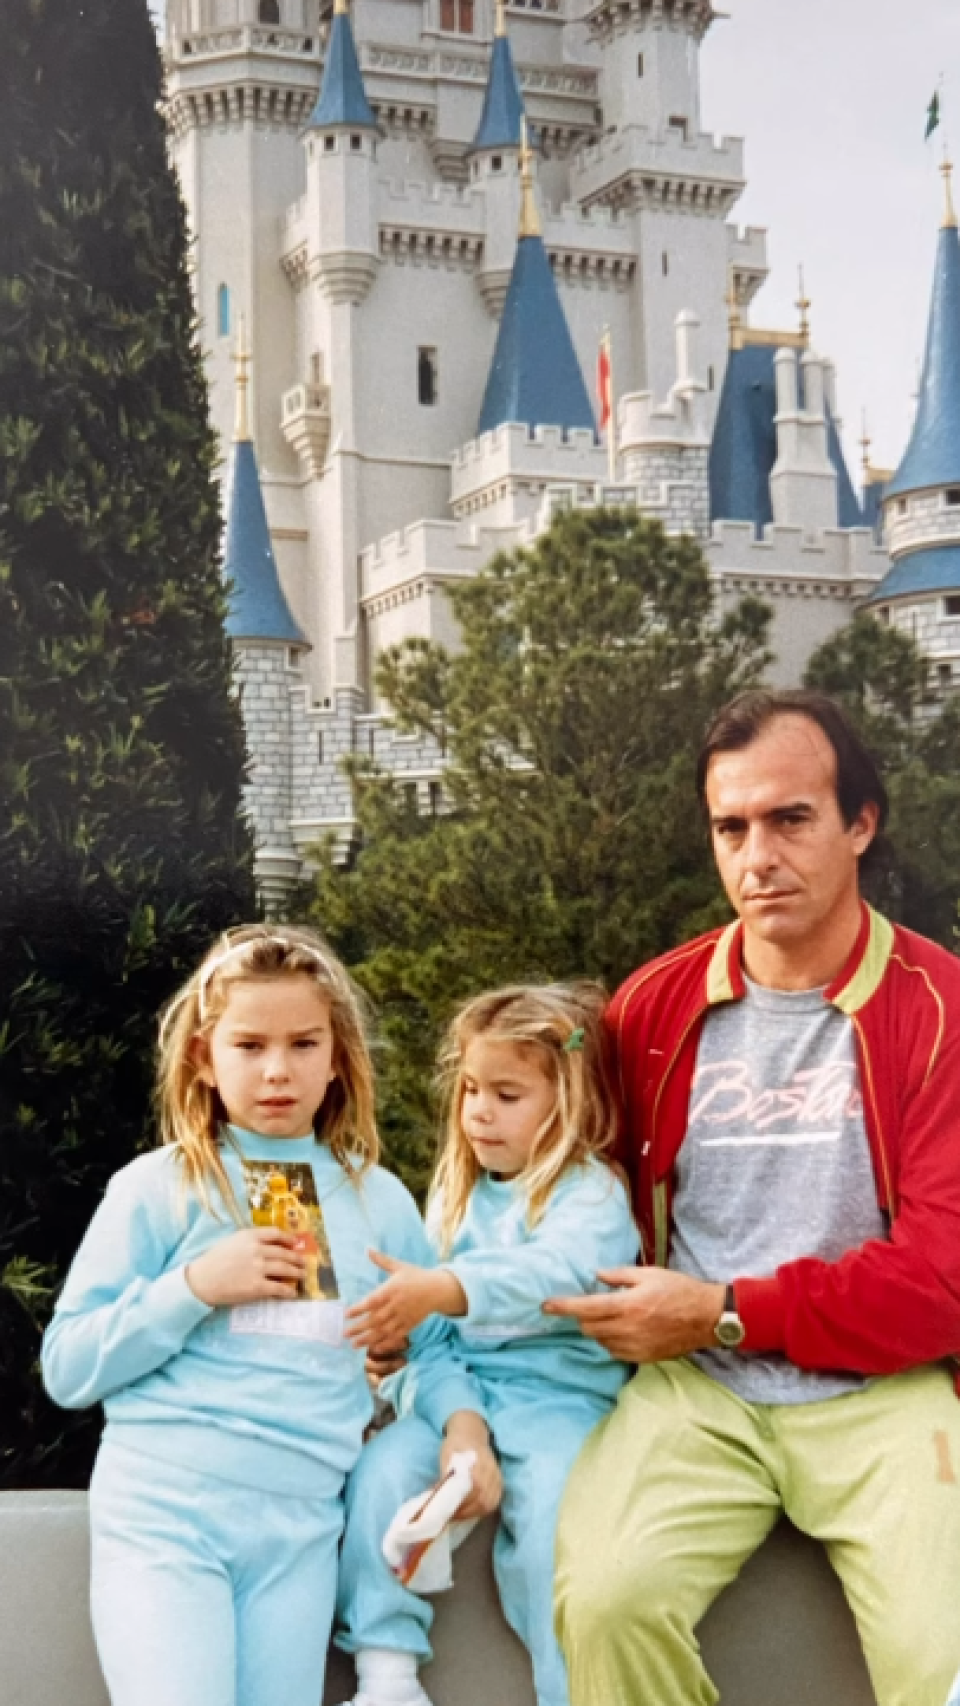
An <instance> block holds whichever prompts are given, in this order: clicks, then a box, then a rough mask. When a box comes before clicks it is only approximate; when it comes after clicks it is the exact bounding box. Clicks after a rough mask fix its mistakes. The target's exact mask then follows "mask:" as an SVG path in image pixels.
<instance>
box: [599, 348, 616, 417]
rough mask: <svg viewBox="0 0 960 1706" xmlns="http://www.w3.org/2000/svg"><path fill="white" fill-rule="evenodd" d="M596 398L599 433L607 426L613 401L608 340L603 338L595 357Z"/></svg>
mask: <svg viewBox="0 0 960 1706" xmlns="http://www.w3.org/2000/svg"><path fill="white" fill-rule="evenodd" d="M597 398H598V401H599V403H600V431H601V432H602V431H603V429H604V427H605V426H607V425H608V423H609V420H610V416H611V415H612V413H613V401H612V398H611V395H610V340H609V338H608V337H606V336H604V337H602V338H601V339H600V349H599V353H598V355H597Z"/></svg>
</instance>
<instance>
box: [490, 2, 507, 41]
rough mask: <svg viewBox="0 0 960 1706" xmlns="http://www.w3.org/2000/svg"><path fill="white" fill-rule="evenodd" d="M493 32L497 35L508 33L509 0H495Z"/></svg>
mask: <svg viewBox="0 0 960 1706" xmlns="http://www.w3.org/2000/svg"><path fill="white" fill-rule="evenodd" d="M493 33H494V35H495V36H505V35H506V33H507V0H495V14H494V25H493Z"/></svg>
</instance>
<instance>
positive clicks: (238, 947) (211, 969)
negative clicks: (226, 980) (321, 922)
mask: <svg viewBox="0 0 960 1706" xmlns="http://www.w3.org/2000/svg"><path fill="white" fill-rule="evenodd" d="M258 942H270V943H272V945H273V946H274V947H276V948H283V949H284V950H285V951H286V952H287V953H288V954H289V953H293V952H294V951H296V952H297V953H301V954H310V955H311V956H312V957H313V959H315V960H316V962H317V965H318V966H319V967H320V968H321V970H322V971H325V972H326V974H327V976H328V977H329V978H330V980H331V982H332V981H333V972H332V970H331V967H330V962H329V960H326V959H324V957H323V955H322V954H321V952H320V950H319V949H318V948H312V947H311V946H310V943H309V942H291V941H289V940H288V938H287V937H286V936H248V937H247V938H246V940H245V941H243V942H234V943H233V945H232V946H231V947H229V948H225V949H224V951H223V953H222V954H218V955H217V958H216V959H215V960H211V961H210V963H209V965H206V966H204V968H203V971H202V972H201V973H200V984H199V987H198V989H197V1000H198V1003H199V1006H200V1017H201V1019H205V1018H206V1013H205V1011H204V1008H205V1006H206V998H207V990H208V989H209V987H210V979H211V978H212V977H213V976H214V974H215V973H216V972H218V971H219V970H220V967H221V966H222V965H225V964H226V962H227V960H232V959H233V957H234V955H235V954H242V953H245V952H246V950H247V948H252V947H254V946H256V944H257V943H258Z"/></svg>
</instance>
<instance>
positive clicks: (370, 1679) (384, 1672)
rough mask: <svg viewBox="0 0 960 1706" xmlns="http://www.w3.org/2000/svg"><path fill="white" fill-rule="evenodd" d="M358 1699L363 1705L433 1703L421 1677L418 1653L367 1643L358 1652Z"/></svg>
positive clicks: (398, 1705) (422, 1705)
mask: <svg viewBox="0 0 960 1706" xmlns="http://www.w3.org/2000/svg"><path fill="white" fill-rule="evenodd" d="M355 1663H356V1667H357V1701H358V1702H362V1706H430V1701H429V1698H428V1696H427V1695H426V1694H424V1692H423V1689H422V1688H421V1687H420V1684H419V1682H418V1680H417V1670H418V1668H419V1660H418V1658H417V1655H416V1653H400V1652H397V1651H395V1650H394V1649H392V1648H389V1647H364V1648H363V1650H362V1651H361V1652H359V1653H357V1654H355Z"/></svg>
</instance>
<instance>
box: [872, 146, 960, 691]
mask: <svg viewBox="0 0 960 1706" xmlns="http://www.w3.org/2000/svg"><path fill="white" fill-rule="evenodd" d="M952 170H953V168H952V166H951V165H950V164H949V162H946V161H945V162H944V165H943V167H942V171H943V178H944V187H945V192H946V209H945V213H944V219H943V224H942V227H941V230H940V238H939V243H938V247H937V259H936V268H935V271H934V280H933V297H932V301H931V305H930V320H929V325H928V329H927V345H926V353H925V356H924V363H923V375H922V378H921V381H920V395H919V399H918V403H917V413H916V419H915V420H914V424H913V431H912V433H911V435H910V442H909V444H908V445H907V450H906V454H905V455H904V458H903V461H902V462H901V463H900V466H899V468H898V469H897V472H896V473H895V475H894V477H893V479H892V480H891V482H890V484H889V485H888V486H887V488H886V491H885V493H884V519H885V537H886V542H887V548H888V550H889V552H890V556H891V557H892V559H893V567H892V568H891V570H890V573H889V574H888V575H886V576H885V578H884V579H883V580H882V581H881V583H880V585H879V586H878V587H877V589H876V591H875V593H874V594H873V596H872V599H871V601H870V603H871V608H873V609H875V610H879V611H880V613H881V615H883V616H885V617H886V619H887V620H888V621H890V622H892V623H894V624H895V625H896V626H899V627H904V628H906V629H907V630H908V631H909V632H910V633H911V634H912V635H913V636H914V638H915V639H916V640H917V641H918V643H919V644H920V645H921V646H922V648H923V650H924V651H926V652H927V653H928V654H929V655H930V657H931V660H932V669H933V672H934V674H933V684H934V686H935V688H936V690H937V691H938V692H948V691H951V690H952V689H953V688H954V687H955V685H956V683H957V679H958V676H957V670H958V664H960V234H958V230H957V216H956V212H955V210H954V205H953V196H952V193H951V185H950V178H951V173H952Z"/></svg>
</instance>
